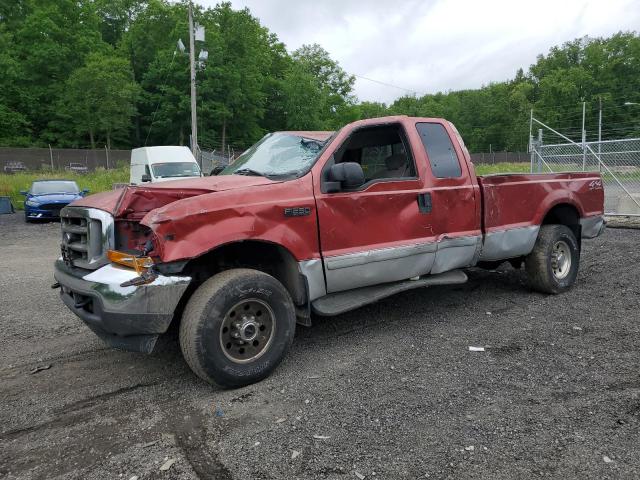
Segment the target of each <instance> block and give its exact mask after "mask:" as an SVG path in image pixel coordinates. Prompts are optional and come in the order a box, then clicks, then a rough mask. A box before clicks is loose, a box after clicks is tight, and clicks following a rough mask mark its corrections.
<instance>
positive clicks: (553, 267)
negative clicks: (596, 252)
mask: <svg viewBox="0 0 640 480" xmlns="http://www.w3.org/2000/svg"><path fill="white" fill-rule="evenodd" d="M579 264H580V248H579V246H578V242H577V240H576V237H575V235H574V234H573V232H572V231H571V229H569V227H566V226H565V225H543V226H542V227H540V232H539V234H538V238H537V240H536V243H535V246H534V247H533V251H532V252H531V253H530V254H529V255H528V256H527V257H526V259H525V268H526V271H527V276H528V277H529V283H530V285H531V287H532V288H533V289H535V290H538V291H540V292H544V293H562V292H564V291H566V290H568V289H569V288H571V286H572V285H573V284H574V283H575V281H576V277H577V276H578V266H579Z"/></svg>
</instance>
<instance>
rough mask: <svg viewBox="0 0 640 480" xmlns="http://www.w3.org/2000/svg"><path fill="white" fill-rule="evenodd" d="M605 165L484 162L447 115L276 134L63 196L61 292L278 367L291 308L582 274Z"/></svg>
mask: <svg viewBox="0 0 640 480" xmlns="http://www.w3.org/2000/svg"><path fill="white" fill-rule="evenodd" d="M603 202H604V192H603V188H602V179H601V177H600V175H599V174H598V173H561V174H550V175H547V174H536V175H525V174H513V175H493V176H486V177H478V176H476V175H475V172H474V166H473V164H472V163H471V161H470V158H469V153H468V152H467V149H466V148H465V146H464V143H463V141H462V139H461V137H460V135H459V134H458V132H457V131H456V129H455V127H454V126H453V125H452V124H451V123H450V122H448V121H446V120H443V119H437V118H410V117H405V116H398V117H385V118H377V119H370V120H363V121H358V122H354V123H351V124H349V125H347V126H345V127H344V128H342V129H341V130H340V131H338V132H336V133H331V132H277V133H272V134H268V135H266V136H265V137H264V138H263V139H262V140H260V141H259V142H258V143H257V144H255V145H254V146H253V147H251V148H250V149H249V150H247V151H246V152H245V153H244V154H243V155H242V156H241V157H239V158H238V159H237V160H236V161H235V162H234V163H233V164H232V165H230V166H228V167H227V168H226V169H225V170H224V171H223V172H222V173H221V174H220V175H217V176H211V177H205V178H199V179H190V180H182V181H173V182H165V183H159V184H154V185H146V186H138V187H127V188H124V189H122V190H118V191H112V192H105V193H100V194H96V195H92V196H89V197H86V198H83V199H80V200H78V201H76V202H74V203H72V204H71V205H70V206H68V207H67V208H65V209H64V210H63V211H62V215H61V217H62V245H61V247H62V256H61V257H60V258H59V259H58V261H57V262H56V264H55V278H56V281H57V283H56V285H55V286H60V287H61V288H60V294H61V298H62V300H63V301H64V303H65V304H66V305H67V306H68V307H69V308H70V309H71V310H72V311H73V312H74V313H75V314H76V315H78V316H79V317H80V318H81V319H82V320H83V321H84V322H85V323H86V324H87V325H88V326H89V327H90V328H91V329H92V330H93V331H94V332H95V333H96V334H97V335H99V336H100V337H101V338H102V339H104V340H106V342H107V343H109V344H110V345H112V346H114V347H118V348H123V349H128V350H135V351H142V352H150V351H151V350H152V349H153V348H154V345H155V343H156V340H157V338H158V336H159V335H161V334H162V333H164V332H166V331H167V329H168V328H169V326H170V324H171V323H172V322H176V323H179V337H180V346H181V349H182V352H183V354H184V357H185V359H186V361H187V363H188V364H189V365H190V366H191V368H192V370H193V371H194V372H195V373H196V374H197V375H198V376H200V377H201V378H203V379H204V380H206V381H208V382H214V383H217V384H219V385H222V386H226V387H235V386H241V385H247V384H250V383H253V382H256V381H259V380H260V379H262V378H264V377H266V376H267V375H268V374H269V373H270V372H271V371H272V370H273V369H274V368H275V367H276V366H277V365H278V363H279V362H280V361H281V360H282V358H283V357H284V355H285V354H286V351H287V349H288V348H289V346H290V344H291V342H292V340H293V336H294V330H295V326H296V323H300V324H303V325H310V318H311V314H312V313H314V314H316V315H335V314H338V313H341V312H346V311H348V310H351V309H354V308H357V307H360V306H362V305H365V304H367V303H371V302H374V301H377V300H379V299H381V298H384V297H386V296H389V295H392V294H394V293H396V292H399V291H403V290H408V289H411V288H417V287H425V286H429V285H436V284H439V285H442V284H459V283H463V282H465V281H466V279H467V277H466V275H465V273H464V270H463V269H465V268H467V267H473V266H480V267H482V266H490V267H494V266H495V265H496V264H499V263H501V262H503V261H507V260H508V261H509V262H510V263H511V264H512V265H513V266H514V267H515V268H520V267H521V266H522V265H524V267H525V269H526V273H527V275H528V278H529V281H530V284H531V287H532V288H533V289H535V290H538V291H541V292H546V293H560V292H563V291H565V290H567V289H568V288H570V287H571V285H572V284H573V283H574V282H575V280H576V276H577V273H578V263H579V260H580V244H581V241H582V239H583V238H591V237H595V236H597V235H599V234H600V232H601V231H602V229H603V227H604V221H603V217H602V215H603Z"/></svg>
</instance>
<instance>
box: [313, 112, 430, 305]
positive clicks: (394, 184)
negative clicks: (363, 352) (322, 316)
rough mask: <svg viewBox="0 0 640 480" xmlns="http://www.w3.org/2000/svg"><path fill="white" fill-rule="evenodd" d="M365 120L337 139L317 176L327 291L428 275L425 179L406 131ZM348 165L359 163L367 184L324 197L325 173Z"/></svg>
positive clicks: (427, 224)
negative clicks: (363, 123) (343, 163)
mask: <svg viewBox="0 0 640 480" xmlns="http://www.w3.org/2000/svg"><path fill="white" fill-rule="evenodd" d="M368 123H369V124H368V125H366V126H360V127H356V128H354V129H352V130H351V131H350V132H348V133H347V134H346V135H341V136H342V138H343V140H342V142H341V143H340V146H339V147H338V148H337V149H336V150H335V151H334V153H333V155H332V156H331V157H330V158H328V159H327V161H325V162H324V165H322V164H321V163H322V162H319V164H321V165H316V166H317V167H318V170H315V171H314V190H315V192H316V205H317V211H318V221H319V237H320V248H321V252H322V257H323V264H324V269H325V278H326V282H327V293H333V292H339V291H343V290H349V289H353V288H358V287H364V286H368V285H375V284H379V283H384V282H394V281H398V280H404V279H407V278H411V277H414V276H418V275H423V274H426V273H429V271H430V270H431V267H432V265H433V262H434V259H435V255H436V250H437V245H436V243H435V237H434V229H433V228H432V226H431V216H430V209H429V208H428V205H427V203H428V202H426V201H425V199H426V197H425V193H424V177H423V176H422V175H420V172H418V170H417V169H416V162H415V160H414V158H415V156H414V154H413V152H412V150H411V147H410V144H409V142H408V140H407V135H406V131H405V127H404V126H403V125H402V123H400V122H398V123H393V124H390V123H385V124H377V125H376V124H370V123H371V122H368ZM336 140H337V141H338V140H339V139H336ZM347 161H348V162H356V163H359V164H360V165H361V166H362V169H363V171H364V174H365V183H364V185H362V186H360V187H358V188H357V189H355V190H351V191H339V192H335V193H328V192H326V191H325V190H326V188H323V182H326V178H327V177H326V174H327V171H328V169H330V167H331V166H332V165H333V164H335V163H340V162H347ZM320 169H321V170H320Z"/></svg>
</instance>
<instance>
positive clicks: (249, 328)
mask: <svg viewBox="0 0 640 480" xmlns="http://www.w3.org/2000/svg"><path fill="white" fill-rule="evenodd" d="M274 332H275V315H274V314H273V310H272V309H271V307H270V306H269V305H267V304H266V303H265V302H263V301H262V300H258V299H257V298H249V299H245V300H242V301H241V302H238V303H237V304H235V305H234V306H233V307H231V308H230V309H229V311H228V312H227V313H226V315H225V316H224V319H223V321H222V325H221V326H220V346H221V347H222V351H223V352H224V354H225V356H226V357H227V358H228V359H229V360H231V361H232V362H235V363H249V362H252V361H254V360H256V359H257V358H259V357H260V356H262V355H263V354H264V353H265V352H266V351H267V350H268V349H269V345H271V341H272V340H273V334H274Z"/></svg>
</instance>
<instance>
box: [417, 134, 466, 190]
mask: <svg viewBox="0 0 640 480" xmlns="http://www.w3.org/2000/svg"><path fill="white" fill-rule="evenodd" d="M416 129H417V130H418V134H419V135H420V140H422V145H424V149H425V150H426V151H427V156H428V157H429V163H430V164H431V171H432V172H433V175H434V176H435V177H436V178H454V177H460V176H461V175H462V169H461V168H460V161H459V160H458V155H456V151H455V149H454V148H453V144H452V143H451V139H450V138H449V135H448V134H447V131H446V130H445V128H444V127H443V126H442V125H441V124H439V123H418V124H416Z"/></svg>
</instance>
